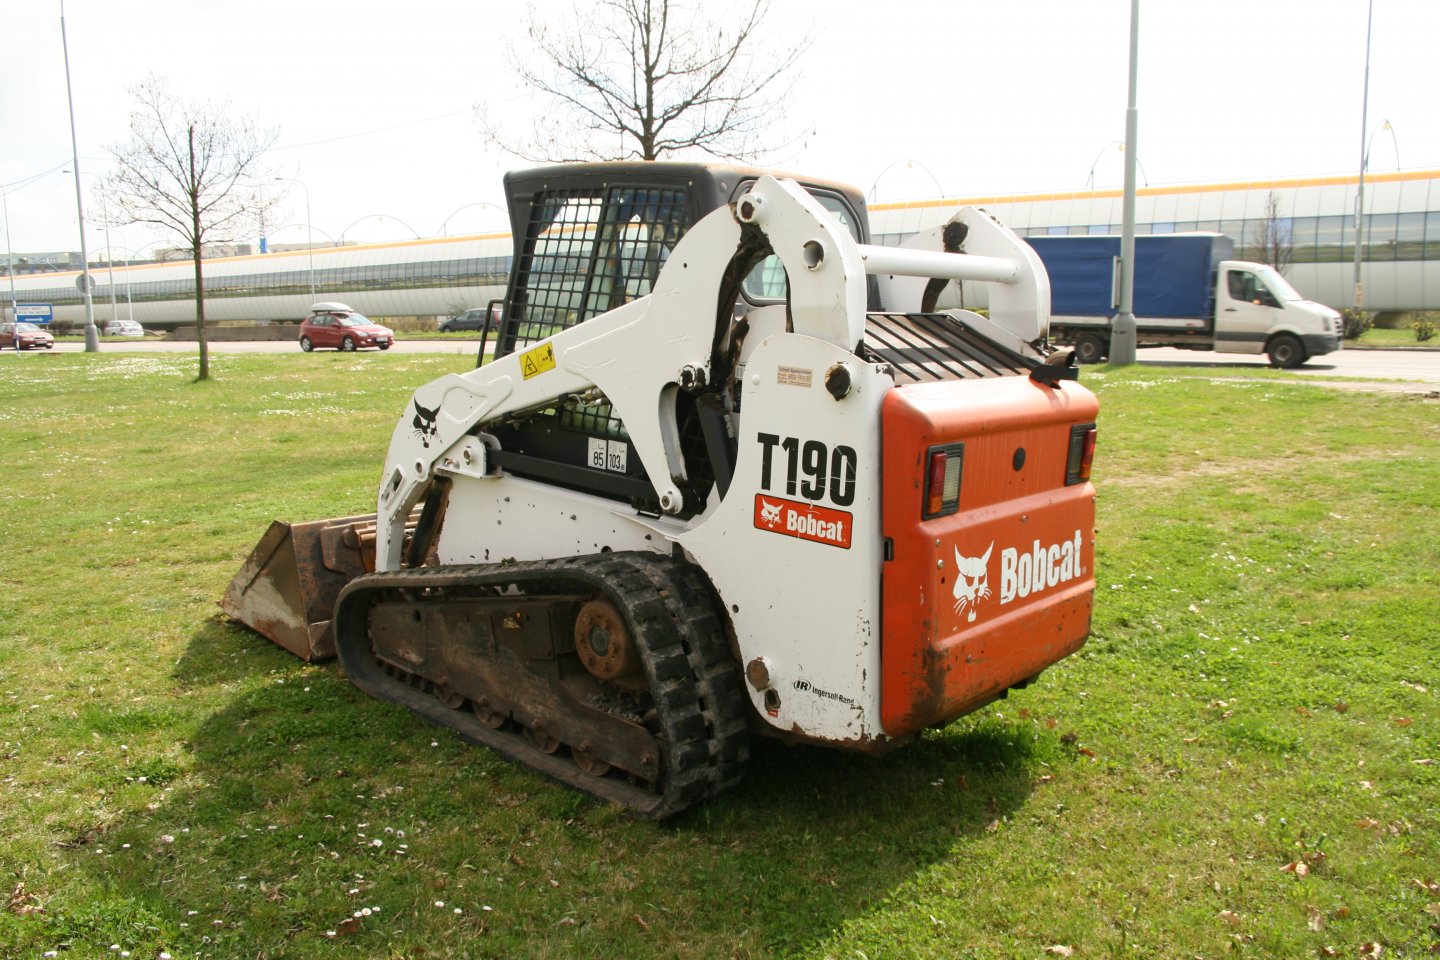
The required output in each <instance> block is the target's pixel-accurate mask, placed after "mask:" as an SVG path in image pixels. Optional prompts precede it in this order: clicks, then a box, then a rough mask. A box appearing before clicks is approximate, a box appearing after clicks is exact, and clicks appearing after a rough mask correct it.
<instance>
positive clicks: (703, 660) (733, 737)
mask: <svg viewBox="0 0 1440 960" xmlns="http://www.w3.org/2000/svg"><path fill="white" fill-rule="evenodd" d="M511 585H516V586H519V587H520V589H521V590H522V591H523V592H524V593H525V595H526V597H527V598H529V599H535V598H536V597H543V596H544V595H545V594H554V595H557V596H558V595H565V594H569V595H572V596H573V595H574V594H575V593H592V592H593V593H596V594H601V595H604V596H607V597H608V598H609V599H610V601H611V602H612V603H614V604H615V606H616V607H617V608H618V609H619V610H621V611H622V613H623V614H624V616H625V617H626V619H627V621H628V622H629V626H630V628H631V631H632V635H633V636H634V638H635V641H636V646H637V649H638V650H639V652H640V654H641V658H642V660H643V662H644V665H645V672H646V675H647V677H648V678H649V682H650V692H651V697H652V700H653V701H654V705H655V709H656V713H657V716H658V720H659V725H660V733H659V736H658V737H657V742H658V745H659V749H660V752H661V757H662V774H661V779H660V784H659V787H660V789H659V791H658V792H655V791H652V790H649V789H647V788H646V787H645V786H644V785H640V784H636V783H632V782H630V781H629V780H626V779H621V778H617V777H602V778H596V777H591V776H589V775H588V774H585V773H583V772H582V771H581V770H580V769H579V768H578V767H577V766H575V764H574V762H573V761H572V760H571V759H570V758H569V757H568V756H563V755H560V754H546V753H542V752H541V751H539V750H537V749H536V748H535V747H534V746H532V745H531V744H530V742H529V741H528V740H526V739H525V737H524V736H523V734H522V733H521V732H520V731H519V730H518V729H510V730H498V731H497V730H492V729H490V728H489V727H487V726H485V725H484V724H482V723H480V722H479V721H478V720H477V719H475V718H474V716H473V715H472V714H471V713H470V712H468V711H461V710H452V709H449V708H447V707H445V706H444V705H442V704H441V703H440V702H439V701H438V700H437V699H435V697H433V696H432V695H430V694H429V693H427V692H426V690H425V689H423V686H422V688H421V689H417V688H416V687H415V686H414V685H413V684H411V683H409V682H407V681H405V680H402V679H397V678H395V677H393V676H391V675H390V674H388V673H386V672H385V671H384V670H383V669H382V668H381V667H380V666H379V664H378V663H377V662H376V659H375V657H374V654H373V651H372V649H371V642H370V636H369V628H368V616H369V610H370V608H371V606H372V603H373V602H375V601H381V600H391V599H393V600H398V601H402V602H403V601H404V600H406V599H408V598H412V597H420V598H421V599H423V600H424V601H425V602H431V603H433V602H435V600H436V597H437V592H438V591H448V592H452V593H454V594H456V595H457V596H474V595H476V593H477V592H482V591H484V590H485V589H486V588H490V587H494V588H499V589H501V590H503V589H505V588H506V587H509V586H511ZM422 594H423V596H422ZM333 624H334V628H335V640H336V647H337V651H338V653H339V656H340V661H341V664H342V665H343V666H344V668H345V672H346V674H347V675H348V676H349V677H350V679H351V681H352V682H354V683H355V685H356V686H358V687H360V689H362V690H364V691H365V692H366V693H369V694H370V695H372V696H375V697H377V698H379V699H382V700H389V701H392V702H395V703H400V704H402V705H404V706H406V707H408V708H409V709H410V710H411V711H412V712H414V713H416V714H419V715H420V716H422V717H424V718H425V719H427V720H430V721H432V722H434V723H438V724H440V725H441V726H446V727H450V728H452V729H454V730H455V731H457V732H458V733H459V734H460V735H461V736H462V737H464V738H465V739H467V740H470V741H472V742H474V743H481V744H484V745H485V746H488V747H491V748H492V749H494V750H497V751H498V752H500V753H501V754H503V755H504V756H506V757H508V758H510V759H512V760H515V761H518V762H520V763H523V764H525V765H526V766H529V767H531V768H533V769H535V770H538V771H540V772H541V773H544V774H546V775H548V776H550V777H553V778H555V779H556V780H559V781H561V782H562V783H564V784H566V785H568V786H570V787H573V788H575V789H577V790H580V791H583V792H585V793H588V794H590V795H592V796H595V797H597V798H599V799H602V800H606V801H610V802H613V803H618V804H619V805H621V806H622V807H624V808H625V809H626V810H627V811H629V812H631V813H633V814H636V815H638V816H642V817H646V818H649V819H662V818H664V817H669V816H673V815H674V814H676V813H679V812H680V811H681V810H684V809H686V808H687V807H690V806H694V805H695V804H698V803H702V802H704V801H706V800H708V799H710V798H711V797H714V796H716V795H717V794H719V793H721V792H722V791H724V790H726V789H729V788H730V787H732V786H734V785H735V784H736V783H737V782H739V780H740V777H741V774H742V772H743V770H744V767H745V764H746V761H747V760H748V759H749V730H748V726H747V723H746V716H747V713H748V712H749V710H750V703H749V698H748V697H747V696H746V694H745V690H744V685H743V680H742V679H741V676H740V670H739V667H738V665H737V664H736V663H735V661H734V659H733V657H732V656H731V653H730V649H729V644H728V643H727V642H726V639H725V631H724V625H723V623H722V622H721V620H720V617H719V616H718V614H717V613H716V610H715V605H714V600H713V599H712V596H711V593H710V590H709V585H708V583H707V582H706V580H705V578H704V576H703V575H702V574H701V573H700V572H699V571H698V570H697V569H696V568H695V567H693V566H690V565H688V564H684V563H681V562H679V561H676V560H672V559H669V558H666V557H663V556H659V555H657V554H651V553H641V552H637V553H602V554H595V555H591V556H584V557H574V558H566V559H556V560H540V561H530V562H522V563H512V564H506V565H503V566H502V565H499V564H484V565H472V566H448V567H447V566H441V567H418V568H415V569H410V570H401V571H397V572H391V573H374V574H368V575H366V576H363V577H357V578H356V579H355V580H353V581H351V582H350V584H349V585H347V586H346V588H345V589H344V590H343V591H342V592H341V594H340V597H339V598H338V600H337V601H336V604H335V618H334V621H333ZM426 679H427V680H430V681H432V682H433V681H435V680H438V679H442V678H434V677H430V678H426Z"/></svg>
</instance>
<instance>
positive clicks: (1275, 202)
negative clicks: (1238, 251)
mask: <svg viewBox="0 0 1440 960" xmlns="http://www.w3.org/2000/svg"><path fill="white" fill-rule="evenodd" d="M1250 258H1251V259H1252V260H1256V261H1259V262H1260V263H1268V264H1270V266H1272V267H1274V268H1275V269H1276V270H1278V271H1280V273H1282V274H1283V273H1284V272H1285V271H1286V270H1288V269H1290V264H1291V263H1293V262H1294V261H1295V244H1294V242H1293V239H1292V235H1291V232H1290V221H1289V219H1288V218H1284V217H1281V216H1280V195H1279V194H1278V193H1276V192H1275V191H1274V190H1271V191H1270V195H1269V196H1268V197H1266V198H1265V216H1264V217H1262V218H1261V220H1260V222H1259V223H1257V224H1256V225H1255V243H1254V244H1253V246H1252V247H1251V252H1250Z"/></svg>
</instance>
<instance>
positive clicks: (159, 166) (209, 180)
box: [105, 74, 279, 380]
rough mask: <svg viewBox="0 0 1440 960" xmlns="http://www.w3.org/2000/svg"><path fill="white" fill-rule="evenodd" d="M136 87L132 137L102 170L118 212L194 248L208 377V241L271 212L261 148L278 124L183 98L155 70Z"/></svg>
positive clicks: (227, 236) (245, 230)
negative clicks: (108, 168)
mask: <svg viewBox="0 0 1440 960" xmlns="http://www.w3.org/2000/svg"><path fill="white" fill-rule="evenodd" d="M131 93H132V94H133V95H134V97H135V99H136V101H137V106H136V109H135V110H134V111H133V112H132V113H131V114H130V141H129V142H128V143H125V144H121V145H117V146H112V147H110V148H109V149H110V153H111V154H112V155H113V156H114V158H115V169H114V170H113V171H112V172H111V173H110V174H109V175H108V176H107V177H106V178H105V192H106V195H107V196H108V197H109V199H110V204H111V207H112V209H113V210H114V212H115V214H116V216H117V219H120V220H122V221H123V222H126V223H148V224H151V225H154V226H158V227H161V228H163V229H165V230H168V231H170V232H171V233H173V234H175V235H176V236H177V237H179V238H180V240H181V241H182V244H183V246H184V248H185V249H188V250H189V251H190V254H191V257H192V259H193V260H194V262H195V330H196V335H197V337H198V338H199V341H200V375H199V377H198V378H197V379H200V380H208V379H209V378H210V351H209V347H208V345H207V344H206V340H205V277H204V271H203V270H202V268H201V257H202V253H203V251H204V249H205V245H206V244H207V243H216V242H220V241H227V240H235V239H238V238H240V237H244V236H248V235H250V234H251V233H253V232H254V229H255V228H256V227H257V226H258V224H259V222H260V221H261V220H262V219H263V218H264V216H265V215H266V213H267V211H268V209H269V207H270V205H271V203H272V201H271V200H270V199H268V198H267V197H266V194H265V190H264V183H265V181H266V180H268V179H269V178H270V171H268V170H266V169H264V168H263V167H262V163H261V156H262V155H263V154H264V153H265V151H267V150H269V149H270V148H271V147H272V146H274V144H275V139H276V137H277V136H278V135H279V131H278V130H273V129H263V128H261V127H259V126H258V125H257V123H256V121H255V119H254V118H253V117H237V116H234V115H233V114H232V112H231V109H230V104H229V102H228V101H227V102H225V103H220V104H215V103H208V102H195V101H188V100H183V99H181V98H180V97H178V96H176V95H175V94H173V93H171V92H170V90H169V87H168V86H167V84H166V82H165V81H164V80H163V79H161V78H159V77H156V76H155V75H154V74H151V75H150V76H149V77H147V78H146V79H145V80H143V81H141V82H140V83H139V84H137V85H136V86H135V87H133V88H132V89H131Z"/></svg>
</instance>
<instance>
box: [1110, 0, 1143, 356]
mask: <svg viewBox="0 0 1440 960" xmlns="http://www.w3.org/2000/svg"><path fill="white" fill-rule="evenodd" d="M1139 54H1140V0H1130V101H1129V106H1127V107H1126V108H1125V203H1124V208H1123V213H1122V214H1121V216H1122V217H1123V220H1124V226H1123V227H1122V232H1121V234H1120V313H1119V314H1118V315H1116V317H1115V322H1114V323H1113V324H1112V325H1111V327H1110V362H1111V363H1112V364H1114V365H1116V366H1126V365H1128V364H1132V363H1134V362H1135V313H1134V303H1135V140H1136V137H1137V133H1138V130H1139V126H1140V117H1139V111H1137V110H1136V108H1135V90H1136V87H1137V86H1138V84H1137V77H1138V74H1139Z"/></svg>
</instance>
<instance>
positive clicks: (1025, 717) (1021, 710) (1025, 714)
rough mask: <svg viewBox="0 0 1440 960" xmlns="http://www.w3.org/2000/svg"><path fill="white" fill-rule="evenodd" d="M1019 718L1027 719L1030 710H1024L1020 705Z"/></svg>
mask: <svg viewBox="0 0 1440 960" xmlns="http://www.w3.org/2000/svg"><path fill="white" fill-rule="evenodd" d="M1020 719H1021V720H1029V719H1030V711H1029V710H1026V709H1025V708H1024V707H1021V708H1020Z"/></svg>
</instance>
